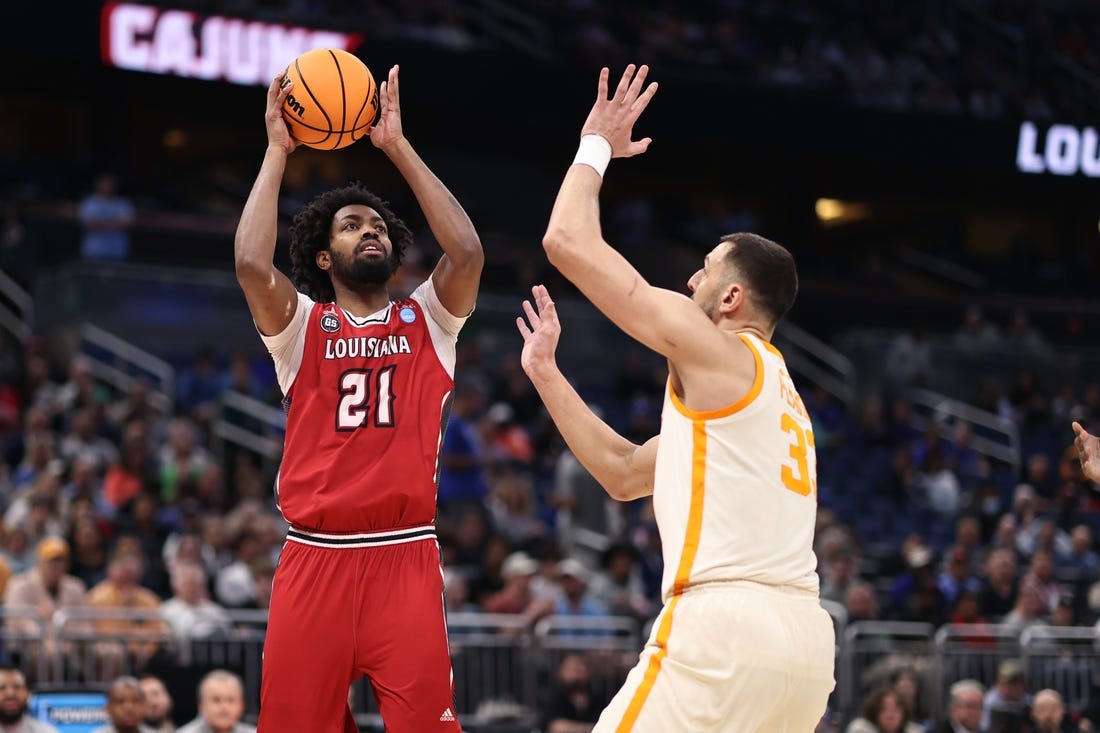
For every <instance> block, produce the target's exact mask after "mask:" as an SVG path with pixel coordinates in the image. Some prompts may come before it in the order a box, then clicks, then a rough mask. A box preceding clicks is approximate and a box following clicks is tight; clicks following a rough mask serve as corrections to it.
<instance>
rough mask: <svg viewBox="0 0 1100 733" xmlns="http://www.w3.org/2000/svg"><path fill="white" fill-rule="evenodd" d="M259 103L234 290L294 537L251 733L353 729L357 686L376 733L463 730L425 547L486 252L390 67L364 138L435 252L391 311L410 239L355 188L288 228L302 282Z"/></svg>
mask: <svg viewBox="0 0 1100 733" xmlns="http://www.w3.org/2000/svg"><path fill="white" fill-rule="evenodd" d="M280 81H281V80H280V79H276V80H275V81H274V82H272V84H271V86H270V88H269V89H268V93H267V115H266V121H267V139H268V145H267V152H266V154H265V155H264V161H263V165H262V166H261V168H260V173H259V175H258V176H257V178H256V182H255V184H254V185H253V187H252V192H251V194H250V195H249V197H248V201H247V203H246V204H245V207H244V211H243V213H242V215H241V221H240V224H239V226H238V228H237V236H236V241H235V244H234V249H235V255H236V269H237V279H238V281H239V282H240V284H241V287H242V288H243V289H244V294H245V298H246V299H247V301H248V307H249V310H250V311H251V312H252V317H253V319H254V320H255V322H256V327H257V328H258V329H259V331H260V333H261V335H262V337H263V341H264V343H265V344H266V345H267V348H268V350H269V351H270V352H271V355H272V358H273V359H274V361H275V368H276V373H277V375H278V379H279V386H280V387H281V388H282V390H283V394H284V395H285V400H284V403H285V405H286V407H287V431H286V445H285V449H284V454H283V462H282V465H281V467H280V469H279V476H278V482H277V485H276V495H277V498H278V505H279V509H280V511H281V512H282V513H283V516H284V517H285V518H286V519H287V521H288V522H289V523H290V525H291V527H290V530H289V532H288V533H287V542H286V546H285V548H284V549H283V553H282V557H281V559H280V562H279V568H278V571H277V572H276V573H275V582H274V588H273V590H272V595H271V610H270V615H269V620H268V630H267V639H266V642H265V644H264V659H263V685H262V690H261V694H260V721H259V730H260V732H261V733H303V732H305V731H311V732H316V733H328V732H329V731H332V732H333V733H337V732H339V731H343V732H345V733H347V732H350V731H356V730H358V729H357V728H356V725H355V721H354V719H353V717H352V715H351V710H350V709H349V708H348V705H347V695H348V687H349V685H350V684H351V683H352V682H353V681H355V680H356V679H357V678H358V677H360V676H363V675H366V676H367V677H368V678H369V679H370V682H371V685H372V687H373V689H374V694H375V698H376V699H377V700H378V705H379V708H380V712H381V714H382V718H383V720H384V722H385V726H386V730H387V731H389V732H390V733H431V732H432V731H459V730H461V728H460V726H459V724H458V721H457V719H456V717H455V712H454V683H453V678H452V673H451V664H450V656H449V653H448V648H447V631H446V619H445V616H444V610H443V568H442V565H441V562H440V553H439V546H438V543H437V541H436V537H435V527H434V518H435V499H436V470H437V462H438V456H439V445H440V441H441V438H442V434H443V430H444V427H445V423H446V418H447V410H448V406H449V404H450V396H451V391H452V389H453V385H454V365H455V341H456V338H457V335H458V331H459V329H460V328H461V327H462V324H463V322H464V321H465V320H466V317H467V316H468V315H469V313H470V312H471V311H472V310H473V308H474V301H475V299H476V298H477V289H478V280H479V278H480V276H481V268H482V263H483V259H484V256H483V253H482V249H481V243H480V241H479V240H478V236H477V233H476V232H475V231H474V227H473V225H472V224H471V223H470V220H469V218H468V217H467V216H466V213H465V212H464V211H463V210H462V207H461V206H459V204H458V202H457V201H455V199H454V197H453V196H451V194H450V192H449V191H448V190H447V189H446V187H444V185H443V184H442V183H440V181H439V179H437V178H436V177H435V175H434V174H433V173H432V172H431V170H429V168H428V166H427V165H425V163H424V161H422V160H421V159H420V157H419V156H418V155H417V154H416V152H415V151H414V150H413V148H412V146H411V145H410V144H409V142H408V140H406V139H405V136H404V135H403V134H402V130H401V111H400V104H399V96H398V80H397V67H396V66H395V67H393V68H392V69H391V70H390V72H389V77H388V79H387V80H386V81H385V82H383V83H382V85H381V88H380V89H379V95H380V99H381V116H380V118H379V121H378V123H377V124H376V125H375V126H374V128H373V129H372V130H371V133H370V138H371V142H372V143H373V144H374V145H375V147H377V148H379V149H381V150H382V151H383V152H384V153H386V155H387V156H388V157H389V159H390V160H391V161H392V162H393V164H394V165H395V166H397V169H398V171H400V172H401V174H402V176H404V178H405V181H406V182H407V183H408V184H409V187H410V188H411V189H412V191H413V193H414V194H415V195H416V198H417V201H418V202H419V203H420V206H421V208H422V209H423V211H424V216H425V218H426V219H427V222H428V225H429V226H430V227H431V230H432V233H433V234H434V235H435V237H436V239H437V240H438V241H439V244H440V246H441V247H442V248H443V256H442V257H441V258H440V260H439V264H438V265H436V268H435V270H434V272H432V274H431V277H429V278H428V279H427V280H426V281H425V282H424V283H423V284H421V285H420V286H419V287H418V288H416V290H415V291H414V292H413V293H412V295H411V296H410V297H408V298H406V299H404V300H398V301H393V300H391V299H390V295H389V292H388V290H387V281H388V280H389V279H390V276H391V275H392V274H393V272H394V270H395V269H396V267H397V266H398V265H399V264H400V262H401V257H402V254H403V253H404V251H405V248H406V247H407V246H408V245H409V243H410V242H411V241H412V233H411V232H410V231H409V229H408V228H407V227H406V226H405V224H404V223H403V222H402V221H401V220H400V219H398V218H396V217H395V216H394V214H393V212H391V211H390V210H389V208H388V207H387V206H386V204H385V203H384V202H383V201H382V200H381V199H379V198H378V197H377V196H375V195H374V194H372V193H370V192H368V191H367V190H366V189H364V188H362V187H361V186H359V185H350V186H347V187H344V188H340V189H336V190H333V191H329V192H327V193H324V194H322V195H320V196H318V197H317V198H316V199H314V200H313V201H312V202H311V203H310V204H308V205H307V206H305V207H304V208H303V209H302V210H301V211H300V212H299V213H298V214H297V215H296V216H295V218H294V221H293V224H292V226H291V229H290V237H291V241H290V258H291V261H292V265H293V275H294V278H295V283H296V284H297V285H298V287H299V288H302V289H303V290H305V291H306V292H305V293H301V292H298V290H296V289H295V283H291V281H290V280H289V279H288V278H287V277H286V276H285V275H283V273H281V272H280V271H279V270H278V269H276V267H275V265H274V264H273V256H274V252H275V241H276V225H277V222H276V220H277V213H278V195H279V185H280V182H281V180H282V176H283V171H284V169H285V166H286V160H287V156H288V155H289V154H290V153H291V152H293V150H294V149H295V147H296V146H297V143H296V141H295V140H294V138H292V137H291V136H290V134H289V132H288V131H287V127H286V124H285V123H284V122H283V118H282V113H281V110H282V106H283V100H284V99H285V98H286V96H287V94H288V93H289V92H290V91H291V89H290V87H289V86H287V87H285V88H280Z"/></svg>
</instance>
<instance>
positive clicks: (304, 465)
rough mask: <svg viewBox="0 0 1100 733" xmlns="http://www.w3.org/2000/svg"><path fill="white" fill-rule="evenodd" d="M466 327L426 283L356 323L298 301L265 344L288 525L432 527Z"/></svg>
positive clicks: (327, 307)
mask: <svg viewBox="0 0 1100 733" xmlns="http://www.w3.org/2000/svg"><path fill="white" fill-rule="evenodd" d="M464 320H465V319H463V318H457V317H455V316H453V315H451V314H450V313H447V311H446V309H445V308H443V306H442V304H441V303H440V302H439V300H438V298H437V297H436V294H435V289H434V287H433V286H432V281H431V279H430V278H429V279H428V280H427V281H425V282H424V283H423V284H422V285H421V286H420V287H418V288H417V289H416V291H415V292H414V293H413V294H412V295H411V296H410V297H409V298H406V299H404V300H399V301H396V302H391V303H390V304H389V305H388V306H387V307H386V308H384V309H382V310H381V311H378V312H377V313H374V314H372V315H370V316H368V317H366V318H356V317H355V316H352V315H351V314H349V313H348V312H347V311H345V310H344V309H342V308H340V307H339V306H337V305H336V304H335V303H315V302H313V301H312V300H310V299H309V298H307V297H306V296H304V295H301V294H299V300H298V305H297V309H296V311H295V314H294V317H293V319H292V320H291V323H290V324H289V325H288V326H287V328H286V329H285V330H284V331H283V332H282V333H280V334H278V335H276V336H272V337H264V342H265V343H266V344H267V346H268V349H269V351H271V354H272V357H273V358H274V360H275V366H276V372H277V373H278V376H279V384H280V387H281V388H282V389H283V393H284V395H285V397H286V399H285V402H284V404H285V405H286V407H287V428H286V442H285V446H284V450H283V460H282V465H281V466H280V467H279V476H278V479H277V483H276V487H275V490H276V497H277V501H278V505H279V510H280V511H281V512H282V513H283V516H284V517H285V518H286V520H287V521H288V522H290V523H291V525H293V526H295V527H298V528H301V529H305V530H310V531H317V532H336V533H340V532H369V531H378V530H389V529H400V528H403V527H415V526H423V525H430V524H432V523H433V522H434V520H435V512H436V483H437V479H438V464H439V450H440V444H441V441H442V437H443V431H444V429H445V428H446V424H445V423H446V419H447V414H448V410H449V407H450V397H451V393H452V391H453V387H454V361H455V341H456V339H457V335H458V330H459V329H460V328H461V327H462V323H463V322H464Z"/></svg>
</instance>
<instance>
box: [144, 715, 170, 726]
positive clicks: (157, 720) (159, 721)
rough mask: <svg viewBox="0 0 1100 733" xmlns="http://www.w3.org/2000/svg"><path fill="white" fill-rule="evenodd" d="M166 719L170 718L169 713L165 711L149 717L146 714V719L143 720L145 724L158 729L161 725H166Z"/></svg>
mask: <svg viewBox="0 0 1100 733" xmlns="http://www.w3.org/2000/svg"><path fill="white" fill-rule="evenodd" d="M166 720H168V713H164V714H163V715H156V716H153V717H149V716H148V715H147V716H145V720H144V721H142V722H144V723H145V725H147V726H149V727H150V728H156V729H157V730H160V729H161V727H163V726H164V722H165V721H166Z"/></svg>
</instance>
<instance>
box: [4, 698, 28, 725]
mask: <svg viewBox="0 0 1100 733" xmlns="http://www.w3.org/2000/svg"><path fill="white" fill-rule="evenodd" d="M26 714H27V703H23V704H22V705H21V706H20V707H19V708H18V709H16V710H14V711H8V710H5V709H4V708H2V707H0V723H2V724H4V725H15V724H16V723H18V722H19V721H21V720H22V719H23V716H24V715H26Z"/></svg>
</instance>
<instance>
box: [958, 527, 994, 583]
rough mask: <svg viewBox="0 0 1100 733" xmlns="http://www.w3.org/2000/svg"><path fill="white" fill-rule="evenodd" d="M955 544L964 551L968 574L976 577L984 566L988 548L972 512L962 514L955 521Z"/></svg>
mask: <svg viewBox="0 0 1100 733" xmlns="http://www.w3.org/2000/svg"><path fill="white" fill-rule="evenodd" d="M955 545H956V546H957V547H961V548H962V549H964V550H965V551H966V556H967V558H969V560H970V574H971V575H973V576H975V577H978V576H980V575H981V573H982V568H983V567H984V566H985V562H986V558H987V555H988V549H987V548H986V546H985V545H984V544H983V543H982V523H981V520H980V519H978V518H977V517H976V516H974V515H973V514H963V515H961V516H960V517H959V519H958V521H957V522H956V523H955Z"/></svg>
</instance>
